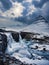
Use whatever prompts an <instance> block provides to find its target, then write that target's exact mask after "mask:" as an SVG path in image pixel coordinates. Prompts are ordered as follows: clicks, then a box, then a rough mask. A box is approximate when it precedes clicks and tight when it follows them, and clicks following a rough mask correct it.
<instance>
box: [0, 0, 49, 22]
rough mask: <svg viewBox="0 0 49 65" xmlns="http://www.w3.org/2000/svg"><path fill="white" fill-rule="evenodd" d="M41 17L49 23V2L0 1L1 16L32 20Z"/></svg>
mask: <svg viewBox="0 0 49 65" xmlns="http://www.w3.org/2000/svg"><path fill="white" fill-rule="evenodd" d="M39 15H42V16H44V17H45V18H46V19H47V20H48V21H49V0H0V16H3V17H8V18H16V19H17V20H20V19H24V20H25V18H26V20H31V19H32V18H34V17H36V16H39Z"/></svg>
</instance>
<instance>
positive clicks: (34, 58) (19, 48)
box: [5, 33, 49, 65]
mask: <svg viewBox="0 0 49 65" xmlns="http://www.w3.org/2000/svg"><path fill="white" fill-rule="evenodd" d="M5 34H6V35H7V40H8V47H7V50H6V53H8V54H10V55H11V56H13V57H15V58H17V59H19V60H20V61H21V62H25V63H28V64H37V65H49V60H47V59H43V58H42V56H43V55H44V54H48V53H42V52H39V51H38V50H39V49H38V50H35V49H31V48H32V47H34V46H36V45H38V46H39V47H40V49H41V48H43V46H45V47H46V48H47V47H49V45H42V47H41V45H40V44H38V43H35V44H34V43H33V42H32V41H27V42H26V40H23V39H22V38H21V35H19V42H16V41H14V39H13V37H12V35H11V33H5ZM48 50H49V48H48ZM39 59H40V60H39Z"/></svg>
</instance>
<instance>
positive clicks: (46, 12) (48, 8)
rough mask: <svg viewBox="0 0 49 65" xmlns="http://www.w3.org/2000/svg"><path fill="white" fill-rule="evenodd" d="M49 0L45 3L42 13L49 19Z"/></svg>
mask: <svg viewBox="0 0 49 65" xmlns="http://www.w3.org/2000/svg"><path fill="white" fill-rule="evenodd" d="M48 5H49V2H47V3H45V4H44V5H43V7H42V15H43V16H44V17H46V18H47V20H49V6H48Z"/></svg>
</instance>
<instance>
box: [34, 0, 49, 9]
mask: <svg viewBox="0 0 49 65" xmlns="http://www.w3.org/2000/svg"><path fill="white" fill-rule="evenodd" d="M47 1H49V0H40V1H39V2H38V1H35V0H34V1H33V4H34V5H35V7H39V8H41V7H42V6H43V5H44V3H46V2H47Z"/></svg>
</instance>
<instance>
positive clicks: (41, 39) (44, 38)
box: [20, 32, 49, 43]
mask: <svg viewBox="0 0 49 65" xmlns="http://www.w3.org/2000/svg"><path fill="white" fill-rule="evenodd" d="M20 35H21V37H22V39H26V40H35V41H39V42H48V43H49V36H48V37H47V36H44V35H42V34H38V33H31V32H21V33H20Z"/></svg>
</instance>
